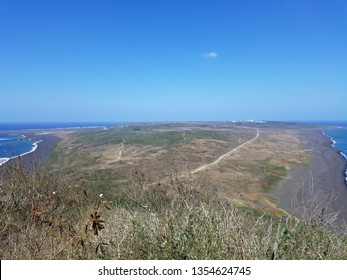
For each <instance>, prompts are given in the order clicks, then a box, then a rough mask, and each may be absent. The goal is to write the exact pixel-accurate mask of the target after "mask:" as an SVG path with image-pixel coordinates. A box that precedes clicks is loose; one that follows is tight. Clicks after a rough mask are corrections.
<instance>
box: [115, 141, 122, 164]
mask: <svg viewBox="0 0 347 280" xmlns="http://www.w3.org/2000/svg"><path fill="white" fill-rule="evenodd" d="M123 147H124V139H123V143H122V144H121V145H120V151H119V154H118V157H117V158H116V161H118V160H120V159H121V157H122V151H123Z"/></svg>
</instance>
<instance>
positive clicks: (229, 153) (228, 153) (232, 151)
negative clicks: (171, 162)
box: [190, 128, 259, 174]
mask: <svg viewBox="0 0 347 280" xmlns="http://www.w3.org/2000/svg"><path fill="white" fill-rule="evenodd" d="M256 130H257V135H256V136H255V137H254V138H252V139H250V140H248V141H246V142H244V143H242V144H240V145H239V146H237V147H236V148H234V149H232V150H231V151H229V152H227V153H225V154H223V155H221V156H220V157H219V158H217V159H216V160H215V161H213V162H211V163H207V164H204V165H202V166H200V167H198V168H196V169H194V170H193V171H191V172H190V174H194V173H197V172H199V171H201V170H204V169H206V168H208V167H210V166H213V165H216V164H217V163H218V162H220V161H221V160H222V159H224V158H226V157H228V156H229V155H231V154H232V153H235V152H237V151H238V150H239V149H240V148H242V147H243V146H245V145H247V144H249V143H251V142H253V141H254V140H256V139H257V138H258V137H259V129H258V128H256Z"/></svg>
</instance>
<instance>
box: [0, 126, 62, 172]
mask: <svg viewBox="0 0 347 280" xmlns="http://www.w3.org/2000/svg"><path fill="white" fill-rule="evenodd" d="M16 133H20V134H23V135H24V136H25V137H27V138H31V139H34V140H38V141H39V140H42V141H41V142H40V143H38V146H37V149H36V150H35V151H34V152H31V153H28V154H26V155H23V156H21V157H20V158H14V159H11V160H9V161H8V162H6V163H5V164H4V165H2V166H0V171H1V169H3V168H5V167H8V166H9V165H10V164H11V163H13V162H15V161H16V160H19V159H20V160H22V162H23V164H24V166H25V167H27V168H30V167H32V166H33V165H34V164H35V165H42V164H44V163H45V162H46V161H47V160H48V158H49V155H50V153H51V149H52V147H53V146H54V144H55V143H57V142H58V141H59V137H57V136H55V135H53V134H49V133H42V132H37V133H28V132H25V131H22V132H16Z"/></svg>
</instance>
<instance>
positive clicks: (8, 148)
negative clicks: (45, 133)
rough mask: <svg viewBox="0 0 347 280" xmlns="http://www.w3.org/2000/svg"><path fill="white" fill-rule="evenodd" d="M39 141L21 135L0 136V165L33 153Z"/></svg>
mask: <svg viewBox="0 0 347 280" xmlns="http://www.w3.org/2000/svg"><path fill="white" fill-rule="evenodd" d="M41 141H42V140H38V139H35V140H34V139H30V138H27V137H25V136H24V135H21V134H0V165H2V164H4V163H5V162H7V161H9V160H10V159H12V158H16V157H18V156H21V155H25V154H28V153H32V152H34V151H35V150H36V149H37V147H38V146H37V145H38V144H39V143H40V142H41Z"/></svg>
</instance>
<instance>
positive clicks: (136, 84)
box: [0, 0, 347, 123]
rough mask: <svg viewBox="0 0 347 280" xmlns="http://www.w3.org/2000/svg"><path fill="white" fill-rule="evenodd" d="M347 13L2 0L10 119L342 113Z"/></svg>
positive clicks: (244, 4)
mask: <svg viewBox="0 0 347 280" xmlns="http://www.w3.org/2000/svg"><path fill="white" fill-rule="evenodd" d="M346 14H347V2H346V1H342V0H333V1H323V0H318V1H311V0H300V1H299V0H293V1H289V0H280V1H278V0H276V1H275V0H269V1H255V0H246V1H212V0H206V1H197V0H192V1H186V0H185V1H183V0H177V1H159V0H150V1H139V0H120V1H100V2H95V1H59V2H56V1H10V0H4V1H1V3H0V15H1V16H0V26H1V32H0V40H1V42H2V43H1V44H0V59H1V64H0V104H1V108H0V122H12V123H13V122H17V123H18V122H69V121H73V122H113V121H112V120H116V121H114V122H162V121H173V122H181V121H232V120H250V119H254V120H267V121H289V122H290V121H295V122H297V121H312V120H325V121H340V120H341V121H344V120H346V113H345V107H346V105H345V103H344V100H346V96H347V79H346V77H347V39H346V38H347V37H346V36H345V31H346V30H347V17H346ZM110 120H111V121H110Z"/></svg>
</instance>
